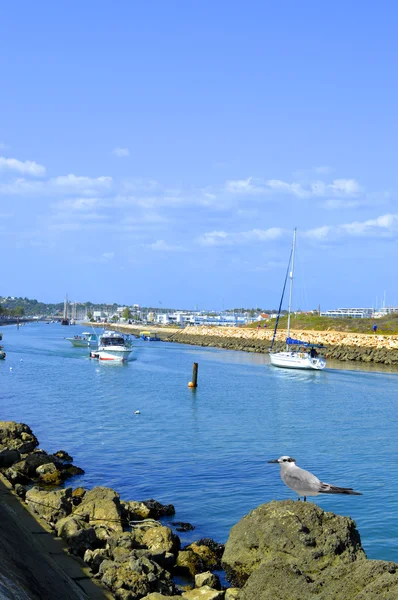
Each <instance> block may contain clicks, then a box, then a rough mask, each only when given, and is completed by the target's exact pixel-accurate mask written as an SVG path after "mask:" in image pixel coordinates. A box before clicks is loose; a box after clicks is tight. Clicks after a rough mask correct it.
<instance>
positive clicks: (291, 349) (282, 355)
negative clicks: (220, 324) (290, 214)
mask: <svg viewBox="0 0 398 600" xmlns="http://www.w3.org/2000/svg"><path fill="white" fill-rule="evenodd" d="M295 249H296V229H294V231H293V244H292V249H291V252H290V258H289V262H288V267H287V272H286V277H285V283H284V285H283V290H282V297H281V301H280V304H279V310H278V315H277V318H276V323H275V329H274V334H273V337H272V342H271V347H270V351H269V352H270V354H269V358H270V362H271V365H274V367H284V368H285V369H310V370H317V371H319V370H322V369H324V368H325V367H326V360H325V359H324V358H322V357H320V356H318V352H317V350H316V349H317V348H324V346H323V345H322V344H310V343H308V342H303V341H301V340H296V339H294V338H292V337H290V313H291V307H292V293H293V274H294V254H295ZM290 266H291V270H290ZM288 277H289V278H290V290H289V307H288V316H287V337H286V350H285V351H282V352H272V348H273V346H274V342H275V338H276V333H277V329H278V323H279V317H280V314H281V308H282V303H283V296H284V293H285V289H286V283H287V279H288Z"/></svg>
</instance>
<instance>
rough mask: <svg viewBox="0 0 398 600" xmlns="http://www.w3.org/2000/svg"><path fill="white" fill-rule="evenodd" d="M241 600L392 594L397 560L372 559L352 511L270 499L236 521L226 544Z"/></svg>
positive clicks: (395, 594) (339, 599) (371, 599)
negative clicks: (344, 514) (344, 513)
mask: <svg viewBox="0 0 398 600" xmlns="http://www.w3.org/2000/svg"><path fill="white" fill-rule="evenodd" d="M223 566H224V569H225V571H226V574H227V577H228V579H229V580H230V581H231V582H232V583H233V585H236V586H237V587H240V588H242V589H241V592H240V594H239V600H253V598H256V600H285V599H286V598H294V599H295V600H307V599H310V598H314V600H315V599H316V600H326V599H331V598H333V600H351V598H355V599H356V600H362V599H365V598H366V600H376V599H377V600H381V599H385V600H387V599H388V600H390V599H391V600H393V599H394V598H398V565H397V564H395V563H390V562H385V561H373V560H367V558H366V555H365V552H364V550H363V548H362V545H361V540H360V536H359V533H358V531H357V529H356V525H355V523H354V521H353V520H352V519H350V518H349V517H341V516H338V515H335V514H334V513H330V512H325V511H323V510H322V509H321V508H319V507H318V506H316V505H315V504H312V503H310V502H293V501H291V500H286V501H283V502H270V503H269V504H263V505H261V506H259V507H258V508H256V509H255V510H253V511H251V512H250V513H249V514H248V515H247V516H245V517H244V518H243V519H241V521H239V523H237V525H235V526H234V527H233V528H232V530H231V532H230V536H229V539H228V542H227V544H226V546H225V552H224V556H223Z"/></svg>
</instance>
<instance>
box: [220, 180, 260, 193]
mask: <svg viewBox="0 0 398 600" xmlns="http://www.w3.org/2000/svg"><path fill="white" fill-rule="evenodd" d="M225 190H226V191H227V192H230V193H231V194H264V193H265V192H266V190H265V189H264V185H263V184H262V182H261V180H259V179H254V178H253V177H248V178H247V179H235V180H233V179H229V180H228V181H226V182H225Z"/></svg>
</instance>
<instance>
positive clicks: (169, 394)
mask: <svg viewBox="0 0 398 600" xmlns="http://www.w3.org/2000/svg"><path fill="white" fill-rule="evenodd" d="M2 331H3V334H4V336H3V342H2V344H3V345H4V347H5V350H6V352H7V358H6V360H5V361H0V382H1V386H0V407H1V411H0V419H2V420H15V421H22V422H25V423H27V424H28V425H30V427H31V428H32V429H33V432H34V433H35V434H36V436H37V437H38V438H39V442H40V447H42V448H44V449H46V450H47V451H51V452H53V451H56V450H58V449H60V448H62V449H64V450H67V451H68V452H69V453H70V454H72V456H73V457H74V462H75V464H76V465H78V466H80V467H82V468H84V469H85V471H86V473H85V475H83V476H81V477H76V478H75V479H74V480H73V482H72V485H73V486H74V487H76V486H77V485H83V486H86V487H89V488H90V487H93V486H95V485H105V486H110V487H112V488H114V489H116V490H117V491H118V492H119V493H120V495H121V497H122V499H124V500H144V499H147V498H155V499H156V500H159V501H160V502H162V503H172V504H174V505H175V508H176V515H175V517H174V520H179V521H188V522H190V523H192V524H193V525H195V527H196V529H195V530H194V531H193V532H189V533H187V534H179V535H180V537H181V539H182V541H183V543H188V542H190V541H193V540H194V539H198V538H199V537H204V536H206V537H212V538H214V539H215V540H217V541H219V542H225V541H226V539H227V537H228V533H229V530H230V528H231V527H232V526H233V525H234V524H235V523H236V522H237V521H238V520H239V519H240V518H241V517H242V516H243V515H245V514H247V513H248V512H249V510H251V509H253V508H255V507H256V506H258V505H259V504H262V503H264V502H269V501H270V500H274V499H276V500H282V499H286V498H294V494H293V492H291V491H290V490H289V489H288V488H286V487H285V486H284V485H283V483H282V482H281V480H280V477H279V468H278V467H277V466H276V465H269V464H267V460H269V459H273V458H278V457H279V456H280V455H282V454H288V455H290V456H294V457H295V458H296V460H297V463H298V465H299V466H301V467H303V468H305V469H308V470H310V471H313V472H314V473H315V474H316V475H318V477H319V478H320V479H322V480H323V481H326V482H328V483H333V484H335V485H341V486H349V487H354V488H355V489H357V490H359V491H361V492H363V493H364V496H319V497H318V498H316V499H315V501H316V503H317V504H319V505H320V506H321V507H322V508H323V509H325V510H329V511H333V512H336V513H339V514H342V515H348V516H350V517H352V518H353V519H355V521H356V522H357V525H358V529H359V531H360V534H361V538H362V542H363V545H364V547H365V550H366V552H367V554H368V556H369V557H370V558H379V559H388V560H394V561H397V562H398V545H397V543H396V540H397V537H398V500H397V493H396V488H397V480H398V461H397V447H398V442H397V424H398V411H397V405H398V397H397V384H398V376H397V374H395V373H389V372H383V373H377V372H366V371H361V370H356V371H353V370H347V368H346V369H345V370H342V369H341V368H340V369H326V370H325V371H322V372H299V371H289V370H284V369H276V368H274V367H271V366H270V365H269V364H268V357H266V356H262V355H253V354H249V353H243V352H233V351H223V350H218V349H209V348H206V349H204V348H198V347H194V346H182V345H177V344H167V343H162V342H143V341H141V340H135V341H134V345H135V347H134V351H133V354H132V360H131V361H130V362H128V363H127V364H124V365H123V364H110V363H105V364H104V363H99V362H97V361H95V360H90V359H89V358H88V354H89V352H88V349H85V348H83V349H80V348H73V347H72V346H71V345H70V342H68V341H66V340H65V339H64V337H65V336H66V335H76V334H78V333H81V332H82V331H83V328H81V327H69V328H68V327H62V326H61V325H58V324H50V325H46V324H44V323H43V324H29V325H27V326H24V327H21V328H20V329H19V330H18V329H17V328H16V327H15V326H9V327H3V328H2ZM194 361H195V362H198V363H199V377H198V383H199V387H198V388H197V390H190V389H188V388H187V383H188V381H189V380H190V379H191V373H192V363H193V362H194ZM10 367H12V370H10ZM136 410H139V411H140V413H141V414H139V415H135V414H134V412H135V411H136Z"/></svg>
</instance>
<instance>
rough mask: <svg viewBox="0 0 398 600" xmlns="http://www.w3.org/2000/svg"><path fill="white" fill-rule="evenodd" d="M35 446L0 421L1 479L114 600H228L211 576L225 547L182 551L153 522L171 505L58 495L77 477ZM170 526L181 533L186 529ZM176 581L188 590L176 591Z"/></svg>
mask: <svg viewBox="0 0 398 600" xmlns="http://www.w3.org/2000/svg"><path fill="white" fill-rule="evenodd" d="M37 446H38V440H37V438H36V437H35V435H34V434H33V433H32V431H31V429H30V428H29V427H28V426H27V425H25V424H23V423H14V422H8V421H0V472H1V473H2V474H3V476H5V477H6V478H7V479H8V480H9V482H10V483H11V484H12V485H13V486H14V489H15V492H16V493H17V495H19V496H20V498H22V499H23V500H24V501H25V502H26V504H27V506H28V508H29V509H30V511H31V512H32V513H34V514H35V515H36V516H37V518H38V519H39V521H41V522H44V523H45V524H46V526H47V527H49V528H50V529H52V530H53V532H54V534H55V535H57V536H59V537H61V538H62V539H63V540H64V541H65V542H66V544H67V546H68V548H69V552H70V553H72V554H75V555H76V556H78V557H80V558H81V559H82V560H83V561H84V562H85V563H86V564H87V565H88V566H89V567H90V569H91V573H92V576H93V577H94V578H96V579H97V580H99V581H100V582H101V584H103V585H104V586H105V587H106V588H107V589H108V590H110V592H111V593H112V595H113V597H114V598H115V599H116V600H141V599H142V598H145V599H147V600H157V599H158V598H159V599H162V598H163V599H164V598H169V597H176V596H179V597H182V598H185V600H234V598H235V596H234V595H231V594H232V592H230V591H229V590H227V591H225V590H222V589H221V584H220V580H219V578H218V576H217V575H216V574H215V573H213V571H215V570H219V569H221V557H222V554H223V550H224V546H222V545H220V544H217V543H216V542H214V541H213V540H210V539H202V540H198V541H197V542H195V543H192V544H190V545H189V546H187V547H185V548H181V541H180V538H179V537H178V535H177V534H176V533H175V531H173V530H172V529H171V528H170V527H166V526H164V525H162V523H161V522H160V521H159V519H161V518H162V517H164V516H170V515H173V514H174V512H175V511H174V507H173V505H171V504H169V505H163V504H161V503H160V502H157V501H156V500H153V499H150V500H144V501H132V500H131V501H124V500H122V499H121V498H120V496H119V494H118V493H117V492H116V491H114V490H112V489H110V488H106V487H101V486H99V487H95V488H93V489H92V490H87V489H84V488H82V487H78V488H76V489H73V488H72V487H63V488H61V489H59V488H58V484H59V483H60V482H61V481H64V480H65V479H66V478H67V477H69V476H70V475H71V474H77V473H82V472H83V471H82V470H81V469H78V467H74V466H73V465H72V464H71V460H72V459H71V457H70V456H69V455H67V453H66V452H64V451H59V452H56V453H54V454H47V453H46V452H44V451H43V450H38V449H37ZM174 525H175V526H176V528H179V529H180V528H181V526H184V525H185V526H188V525H189V524H181V523H175V524H174ZM177 530H178V529H177ZM0 535H1V523H0ZM0 560H1V556H0ZM176 575H183V576H184V578H185V579H186V581H188V582H191V583H190V584H189V583H188V585H187V586H185V588H182V587H179V586H177V585H176V583H175V580H174V578H175V576H176Z"/></svg>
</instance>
